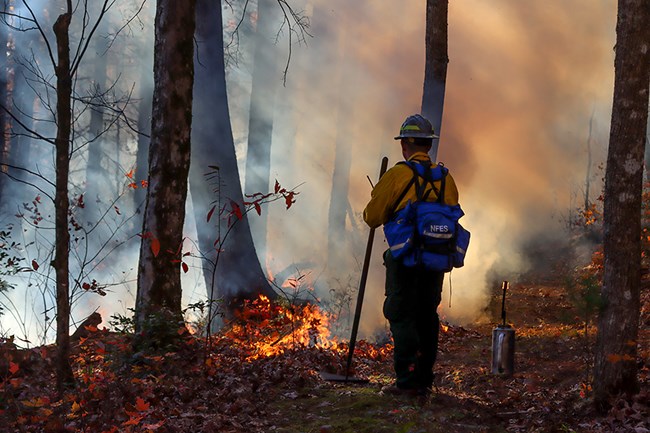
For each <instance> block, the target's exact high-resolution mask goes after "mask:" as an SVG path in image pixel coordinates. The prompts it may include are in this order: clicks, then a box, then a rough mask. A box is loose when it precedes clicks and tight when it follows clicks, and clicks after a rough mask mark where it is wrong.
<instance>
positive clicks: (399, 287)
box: [384, 250, 445, 389]
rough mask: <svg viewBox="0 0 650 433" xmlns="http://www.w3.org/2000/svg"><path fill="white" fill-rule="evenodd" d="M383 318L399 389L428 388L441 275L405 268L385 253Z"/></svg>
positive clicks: (438, 323) (435, 335) (434, 348)
mask: <svg viewBox="0 0 650 433" xmlns="http://www.w3.org/2000/svg"><path fill="white" fill-rule="evenodd" d="M384 265H385V266H386V300H385V301H384V316H385V317H386V319H388V322H389V323H390V330H391V333H392V334H393V342H394V344H395V354H394V363H395V375H396V376H397V386H398V387H399V388H406V389H414V388H415V389H417V388H430V387H431V386H432V385H433V364H434V363H435V362H436V354H437V352H438V334H439V330H440V320H439V318H438V311H437V310H438V305H440V301H441V296H442V280H443V278H444V275H445V274H444V273H443V272H433V271H429V270H426V269H422V268H408V267H406V266H404V265H402V264H401V263H400V262H399V261H397V260H395V259H394V258H393V256H392V255H391V253H390V250H387V251H386V252H385V253H384Z"/></svg>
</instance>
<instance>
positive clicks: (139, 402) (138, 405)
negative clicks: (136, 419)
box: [135, 397, 151, 412]
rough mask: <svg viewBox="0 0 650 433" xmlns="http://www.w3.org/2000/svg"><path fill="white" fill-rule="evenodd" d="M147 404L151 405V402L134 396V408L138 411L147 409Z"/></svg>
mask: <svg viewBox="0 0 650 433" xmlns="http://www.w3.org/2000/svg"><path fill="white" fill-rule="evenodd" d="M149 406H151V404H149V403H147V402H146V401H144V400H143V399H142V398H141V397H136V399H135V409H136V410H137V411H138V412H146V411H148V410H149Z"/></svg>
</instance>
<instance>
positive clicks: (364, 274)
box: [345, 156, 388, 381]
mask: <svg viewBox="0 0 650 433" xmlns="http://www.w3.org/2000/svg"><path fill="white" fill-rule="evenodd" d="M386 168H388V158H387V157H385V156H384V157H383V158H382V160H381V168H380V169H379V179H381V177H382V176H383V175H384V173H386ZM374 239H375V229H374V228H371V229H370V233H369V234H368V243H367V244H366V256H365V258H364V259H363V269H362V270H361V280H359V293H358V295H357V308H356V309H355V311H354V321H353V322H352V334H351V335H350V347H349V349H348V362H347V365H346V368H345V380H346V381H347V380H348V376H349V374H350V367H351V366H352V357H353V356H354V346H355V345H356V343H357V332H358V331H359V321H360V320H361V308H362V307H363V295H364V293H365V291H366V281H367V280H368V269H369V267H370V255H371V254H372V244H373V241H374Z"/></svg>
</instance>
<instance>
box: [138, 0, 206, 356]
mask: <svg viewBox="0 0 650 433" xmlns="http://www.w3.org/2000/svg"><path fill="white" fill-rule="evenodd" d="M194 28H195V1H194V0H185V1H182V2H179V1H177V0H158V3H157V9H156V37H155V40H156V42H155V51H154V53H155V54H154V79H155V88H154V96H153V112H152V122H151V145H150V149H149V187H148V189H147V202H146V206H145V211H144V223H143V228H142V236H143V239H142V243H141V245H140V261H139V267H138V292H137V296H136V334H137V337H138V338H137V339H136V345H144V344H145V343H146V345H155V344H157V343H163V342H161V341H160V339H162V338H167V337H169V336H172V335H174V332H175V331H176V330H177V329H178V326H180V324H181V323H179V322H181V321H182V315H181V276H180V265H179V262H178V261H177V260H178V259H179V258H180V253H181V251H182V250H181V247H182V242H183V223H184V221H185V201H186V198H187V176H188V172H189V167H190V132H191V126H192V86H193V82H194V64H193V58H194V40H193V37H194ZM160 321H162V322H160ZM148 325H151V326H148ZM156 325H158V326H156ZM145 333H146V334H145ZM151 333H154V334H153V335H152V334H151Z"/></svg>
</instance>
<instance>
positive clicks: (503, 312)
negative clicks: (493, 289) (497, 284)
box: [501, 281, 509, 327]
mask: <svg viewBox="0 0 650 433" xmlns="http://www.w3.org/2000/svg"><path fill="white" fill-rule="evenodd" d="M508 285H509V283H508V282H507V281H504V282H503V284H501V288H502V289H503V298H502V299H501V320H502V321H503V326H504V327H505V326H506V291H507V290H508Z"/></svg>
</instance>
